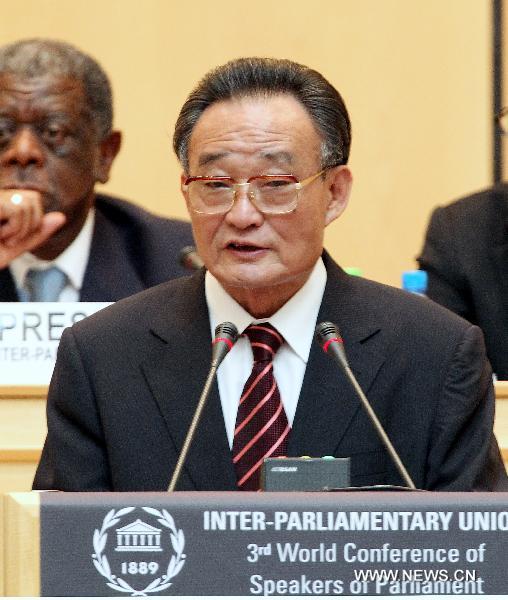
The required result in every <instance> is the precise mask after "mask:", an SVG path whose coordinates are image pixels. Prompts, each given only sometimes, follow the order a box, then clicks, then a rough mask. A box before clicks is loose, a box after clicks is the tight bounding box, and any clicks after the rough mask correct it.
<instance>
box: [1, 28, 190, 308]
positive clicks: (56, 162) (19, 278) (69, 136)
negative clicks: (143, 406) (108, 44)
mask: <svg viewBox="0 0 508 600" xmlns="http://www.w3.org/2000/svg"><path fill="white" fill-rule="evenodd" d="M112 119H113V109H112V97H111V88H110V84H109V81H108V78H107V75H106V74H105V73H104V71H103V70H102V68H101V67H100V66H99V65H98V64H97V63H96V62H95V61H94V60H93V59H92V58H90V57H89V56H87V55H85V54H84V53H82V52H81V51H79V50H77V49H76V48H74V47H72V46H70V45H68V44H65V43H63V42H56V41H52V40H43V39H34V40H24V41H21V42H16V43H14V44H10V45H8V46H4V47H2V48H0V301H16V300H37V299H41V298H42V297H41V298H38V297H32V295H31V294H32V292H33V290H32V289H31V287H30V285H31V282H30V281H29V280H30V278H31V277H32V275H33V274H34V273H36V272H39V273H40V272H42V271H45V270H47V269H51V270H52V271H55V269H56V270H57V272H58V274H59V277H60V281H61V285H60V287H59V288H58V289H55V288H53V289H49V290H48V292H46V295H47V294H48V293H49V296H47V299H53V300H71V301H74V300H95V301H115V300H118V299H119V298H123V297H125V296H127V295H130V294H133V293H135V292H138V291H141V290H143V289H145V288H146V287H148V286H150V285H154V284H157V283H160V282H162V281H166V280H167V279H169V278H171V277H175V276H178V275H181V274H183V270H182V268H181V267H180V266H179V264H178V255H179V251H180V249H181V248H182V247H183V246H185V245H187V244H189V243H191V242H192V236H191V229H190V225H189V224H187V223H184V222H183V221H172V220H169V219H164V218H162V217H157V216H155V215H151V214H150V213H148V212H147V211H144V210H142V209H140V208H137V207H136V206H135V205H132V204H129V203H127V202H125V201H120V200H116V199H113V198H107V197H105V196H96V194H95V192H94V187H95V184H96V183H97V182H100V183H105V182H106V181H107V180H108V178H109V173H110V169H111V165H112V163H113V161H114V159H115V157H116V155H117V153H118V151H119V149H120V143H121V134H120V132H118V131H114V130H113V129H112ZM44 299H46V298H44Z"/></svg>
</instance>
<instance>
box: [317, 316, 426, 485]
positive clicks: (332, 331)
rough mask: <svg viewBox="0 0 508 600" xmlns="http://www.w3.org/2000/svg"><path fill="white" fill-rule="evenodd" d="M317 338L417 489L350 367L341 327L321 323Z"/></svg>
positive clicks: (408, 483) (401, 471) (401, 472)
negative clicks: (339, 368) (336, 364)
mask: <svg viewBox="0 0 508 600" xmlns="http://www.w3.org/2000/svg"><path fill="white" fill-rule="evenodd" d="M316 339H317V341H318V343H319V345H320V346H321V347H322V348H323V351H324V352H325V353H326V354H329V355H330V356H331V357H332V358H334V359H335V361H336V362H337V363H338V364H339V366H340V367H341V368H342V370H343V371H344V373H345V374H346V376H347V378H348V379H349V381H350V382H351V385H352V386H353V388H354V390H355V392H356V394H357V396H358V398H359V399H360V401H361V403H362V405H363V408H364V409H365V411H366V412H367V415H368V417H369V419H370V421H371V422H372V424H373V425H374V429H375V430H376V433H377V434H378V436H379V438H380V439H381V441H382V442H383V444H384V445H385V448H386V449H387V450H388V454H389V455H390V457H391V459H392V461H393V463H394V464H395V466H396V468H397V471H398V472H399V474H400V476H401V477H402V479H403V480H404V481H405V483H406V485H407V486H408V487H409V488H411V489H413V490H415V489H416V486H415V484H414V483H413V480H412V479H411V477H410V476H409V473H408V472H407V470H406V468H405V467H404V465H403V463H402V461H401V460H400V457H399V455H398V454H397V451H396V450H395V448H394V447H393V445H392V443H391V442H390V438H389V437H388V435H387V434H386V431H385V430H384V429H383V426H382V425H381V423H380V421H379V419H378V418H377V416H376V413H375V412H374V410H373V408H372V406H371V405H370V402H369V401H368V400H367V397H366V396H365V394H364V393H363V390H362V388H361V387H360V385H359V383H358V381H357V380H356V377H355V376H354V375H353V372H352V371H351V368H350V367H349V363H348V360H347V356H346V351H345V350H344V342H343V340H342V337H341V335H340V333H339V328H338V327H337V325H335V324H334V323H330V322H328V321H324V322H322V323H319V324H318V325H317V326H316Z"/></svg>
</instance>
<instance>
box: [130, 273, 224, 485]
mask: <svg viewBox="0 0 508 600" xmlns="http://www.w3.org/2000/svg"><path fill="white" fill-rule="evenodd" d="M189 281H190V283H189V286H190V289H189V290H188V292H187V293H186V294H185V309H184V310H185V314H184V315H183V319H182V321H181V322H180V320H179V322H178V328H176V327H174V325H173V326H171V327H168V324H167V322H164V321H165V320H164V319H161V320H160V322H159V323H155V324H154V326H153V327H152V334H153V335H155V336H156V337H158V338H160V340H161V346H160V351H159V353H158V354H156V355H155V356H150V359H149V360H146V361H145V362H144V363H143V365H142V370H143V372H144V375H145V378H146V380H147V383H148V386H149V388H150V390H151V392H152V394H153V396H154V397H155V399H156V401H157V403H158V405H159V408H160V411H161V413H162V415H163V417H164V420H165V422H166V426H167V429H168V432H169V436H170V438H171V441H172V443H173V445H174V447H175V448H176V450H177V453H179V452H180V451H181V448H182V446H183V442H184V439H185V436H186V434H187V430H188V428H189V425H190V423H191V420H192V417H193V414H194V410H195V408H196V405H197V402H198V400H199V397H200V395H201V390H202V388H203V385H204V383H205V380H206V376H207V374H208V369H209V364H210V358H211V349H210V342H211V340H210V324H209V319H208V310H207V306H206V301H205V296H204V291H203V290H204V284H203V275H202V274H198V275H196V276H194V277H193V278H192V279H191V280H189ZM169 322H171V323H174V319H169ZM184 471H185V472H186V473H187V474H188V476H189V477H190V478H191V480H192V482H193V484H194V486H195V488H196V489H198V490H199V489H205V490H206V489H213V490H234V489H236V477H235V473H234V469H233V465H232V461H231V452H230V449H229V445H228V441H227V436H226V429H225V426H224V417H223V414H222V406H221V403H220V398H219V392H218V387H217V384H216V382H215V383H214V384H213V386H212V390H211V392H210V396H209V398H208V401H207V403H206V405H205V408H204V410H203V414H202V417H201V421H200V424H199V426H198V428H197V430H196V435H195V437H194V440H193V442H192V445H191V447H190V450H189V454H188V457H187V461H186V463H185V466H184ZM177 488H178V486H177Z"/></svg>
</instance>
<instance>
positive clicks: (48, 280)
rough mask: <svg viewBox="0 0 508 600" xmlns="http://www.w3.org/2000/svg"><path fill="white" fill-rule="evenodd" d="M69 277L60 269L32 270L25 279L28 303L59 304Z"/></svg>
mask: <svg viewBox="0 0 508 600" xmlns="http://www.w3.org/2000/svg"><path fill="white" fill-rule="evenodd" d="M66 284H67V275H66V274H65V273H64V272H63V271H62V270H61V269H59V268H58V267H50V268H49V269H43V270H41V269H30V270H29V271H28V272H27V274H26V277H25V289H26V291H27V297H28V298H27V301H28V302H58V300H59V298H60V294H61V293H62V290H63V289H64V287H65V286H66Z"/></svg>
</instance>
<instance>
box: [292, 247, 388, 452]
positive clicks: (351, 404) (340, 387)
mask: <svg viewBox="0 0 508 600" xmlns="http://www.w3.org/2000/svg"><path fill="white" fill-rule="evenodd" d="M324 260H325V264H326V267H327V272H328V279H327V285H326V289H325V293H324V296H323V301H322V303H321V308H320V311H319V316H318V323H319V322H321V321H332V322H333V323H335V324H336V325H337V326H338V327H339V330H340V332H341V334H342V337H343V338H344V343H345V348H346V352H347V355H348V360H349V364H350V366H351V369H352V371H353V373H354V374H355V376H356V377H357V379H358V381H359V383H360V386H361V387H362V389H363V391H364V392H365V393H366V394H368V391H369V388H370V386H371V385H372V382H373V381H374V378H375V376H376V374H377V372H378V370H379V368H380V367H381V365H382V364H383V362H384V360H385V349H384V347H383V345H384V342H383V335H382V334H381V328H380V326H379V323H375V322H373V320H372V318H371V317H370V315H368V314H364V311H363V310H362V308H361V299H359V298H358V297H357V295H356V293H355V291H354V280H353V279H352V278H351V277H348V276H347V275H346V274H345V273H344V272H343V271H342V270H341V269H340V268H339V267H338V266H337V265H336V264H335V263H333V261H331V259H330V258H329V257H328V255H327V254H326V253H325V255H324ZM358 410H361V408H360V403H359V400H358V398H357V397H356V394H355V392H354V390H353V388H352V386H351V384H350V383H349V382H348V381H347V379H346V377H345V375H344V374H343V373H342V371H341V369H340V367H339V366H338V365H336V363H335V362H334V361H333V360H332V359H331V358H330V357H328V356H327V355H326V354H325V353H324V352H323V350H322V349H321V348H319V347H318V345H317V343H316V342H314V344H313V346H312V349H311V352H310V356H309V362H308V364H307V369H306V372H305V378H304V381H303V385H302V390H301V393H300V398H299V401H298V407H297V411H296V414H295V420H294V423H293V429H292V431H291V435H290V439H289V447H288V453H289V454H290V455H292V456H299V455H302V454H306V455H309V456H323V455H327V454H328V455H333V454H334V452H335V451H336V449H337V447H338V446H339V445H340V443H341V442H342V441H343V440H344V439H345V437H346V436H347V432H348V429H349V427H350V425H351V422H352V420H353V418H354V416H355V415H356V413H357V412H358Z"/></svg>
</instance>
